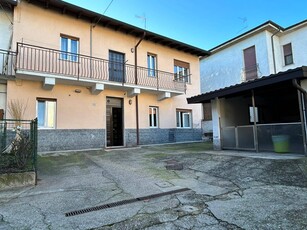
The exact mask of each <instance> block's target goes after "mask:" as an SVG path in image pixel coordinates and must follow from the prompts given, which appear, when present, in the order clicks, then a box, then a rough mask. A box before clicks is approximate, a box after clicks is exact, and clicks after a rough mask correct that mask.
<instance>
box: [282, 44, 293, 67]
mask: <svg viewBox="0 0 307 230" xmlns="http://www.w3.org/2000/svg"><path fill="white" fill-rule="evenodd" d="M283 50H284V60H285V65H290V64H293V54H292V45H291V43H289V44H286V45H284V46H283Z"/></svg>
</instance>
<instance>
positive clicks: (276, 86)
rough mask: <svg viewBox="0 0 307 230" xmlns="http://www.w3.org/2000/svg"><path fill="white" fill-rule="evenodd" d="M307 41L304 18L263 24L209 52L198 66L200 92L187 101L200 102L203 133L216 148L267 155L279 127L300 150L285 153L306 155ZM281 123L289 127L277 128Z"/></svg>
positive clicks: (291, 149)
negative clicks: (282, 23)
mask: <svg viewBox="0 0 307 230" xmlns="http://www.w3.org/2000/svg"><path fill="white" fill-rule="evenodd" d="M306 37H307V20H305V21H302V22H300V23H297V24H295V25H293V26H290V27H288V28H282V27H281V26H279V25H278V24H276V23H274V22H272V21H268V22H266V23H263V24H261V25H260V26H258V27H256V28H254V29H252V30H250V31H248V32H246V33H243V34H241V35H239V36H237V37H235V38H233V39H231V40H229V41H227V42H225V43H223V44H221V45H219V46H217V47H215V48H213V49H211V50H209V51H210V52H211V55H210V56H208V57H204V58H203V59H202V60H201V64H200V70H201V91H202V94H201V95H198V96H195V97H192V98H189V99H188V101H189V103H203V105H204V118H205V119H204V121H203V124H202V126H203V132H204V133H205V134H208V133H212V134H213V141H214V146H215V148H216V149H220V148H223V149H249V150H256V151H263V150H269V151H271V150H273V147H274V146H273V143H272V141H271V136H275V134H276V133H277V131H276V132H275V131H274V130H275V129H278V130H279V129H283V130H284V131H283V132H282V133H285V134H286V135H287V136H290V139H291V140H290V145H291V146H292V147H293V146H294V145H295V146H300V148H299V149H293V148H290V150H289V151H297V152H306V132H305V127H304V124H306V122H305V119H304V114H303V113H304V102H305V100H304V99H303V95H306V91H305V92H304V89H302V88H304V85H305V80H304V78H305V75H306V72H305V71H306V68H305V67H304V65H307V55H306V50H307V40H306ZM287 70H288V71H287ZM298 90H300V91H298ZM298 95H299V97H298ZM275 97H276V98H275ZM298 98H299V99H298ZM305 103H306V102H305ZM254 118H255V119H254ZM254 120H255V121H254ZM285 123H289V124H290V125H289V127H290V128H288V127H286V128H285V127H284V125H282V127H277V125H278V124H285ZM265 125H266V126H265ZM260 126H261V127H260ZM263 127H265V128H266V131H263V129H264V128H263ZM294 129H296V131H293V130H294ZM261 131H262V133H260V132H261ZM263 132H265V133H266V134H265V135H262V134H263ZM278 132H279V131H278ZM280 132H281V131H280ZM289 132H290V134H289ZM291 132H292V133H291ZM295 133H300V137H296V136H295V135H296V134H295ZM262 136H265V137H266V139H268V140H266V141H263V140H261V137H262ZM295 139H296V140H298V139H299V140H300V143H294V142H295V141H294V142H293V141H292V140H295ZM292 142H293V143H292Z"/></svg>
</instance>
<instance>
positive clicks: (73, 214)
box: [0, 143, 307, 230]
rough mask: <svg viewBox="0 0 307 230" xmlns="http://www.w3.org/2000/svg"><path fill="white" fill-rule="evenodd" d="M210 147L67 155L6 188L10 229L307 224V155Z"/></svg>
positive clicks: (48, 159) (0, 219) (42, 160)
mask: <svg viewBox="0 0 307 230" xmlns="http://www.w3.org/2000/svg"><path fill="white" fill-rule="evenodd" d="M210 149H211V145H210V144H208V143H190V144H175V145H161V146H146V147H140V148H132V149H120V150H107V151H106V150H97V151H85V152H70V153H57V154H52V155H48V156H41V157H39V159H38V163H39V172H38V178H39V181H38V185H37V186H35V187H25V188H19V189H10V190H3V191H0V229H120V230H122V229H151V230H152V229H291V230H292V229H307V174H306V173H307V159H306V157H300V156H296V155H290V154H289V155H287V154H283V155H281V154H275V153H267V154H264V153H261V154H259V153H257V154H256V153H247V152H234V151H232V152H231V151H221V152H214V151H211V150H210Z"/></svg>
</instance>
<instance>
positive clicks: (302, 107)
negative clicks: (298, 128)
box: [292, 79, 307, 155]
mask: <svg viewBox="0 0 307 230" xmlns="http://www.w3.org/2000/svg"><path fill="white" fill-rule="evenodd" d="M292 85H293V86H294V87H295V88H296V89H297V90H298V92H300V93H301V94H303V98H302V96H301V95H300V94H298V102H299V108H300V116H301V121H302V129H303V130H304V131H303V132H302V134H303V144H304V153H305V155H306V154H307V146H306V136H307V133H306V132H307V127H306V106H307V103H306V101H307V92H306V90H305V89H303V88H302V87H301V86H300V85H299V84H298V83H297V80H296V79H293V80H292ZM302 99H303V102H302ZM303 110H304V111H303Z"/></svg>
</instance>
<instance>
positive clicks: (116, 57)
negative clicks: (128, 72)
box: [109, 50, 125, 82]
mask: <svg viewBox="0 0 307 230" xmlns="http://www.w3.org/2000/svg"><path fill="white" fill-rule="evenodd" d="M124 76H125V54H123V53H119V52H115V51H111V50H110V51H109V80H110V81H117V82H125V79H124Z"/></svg>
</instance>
